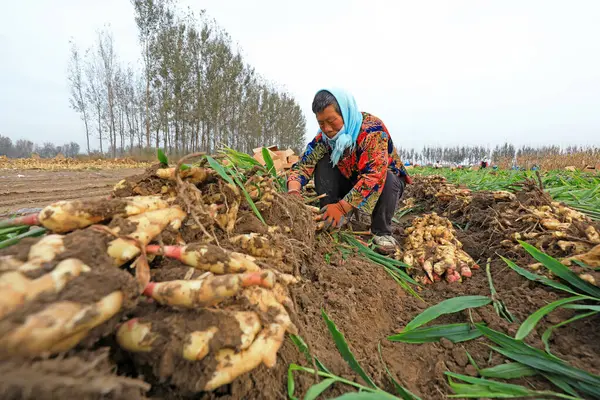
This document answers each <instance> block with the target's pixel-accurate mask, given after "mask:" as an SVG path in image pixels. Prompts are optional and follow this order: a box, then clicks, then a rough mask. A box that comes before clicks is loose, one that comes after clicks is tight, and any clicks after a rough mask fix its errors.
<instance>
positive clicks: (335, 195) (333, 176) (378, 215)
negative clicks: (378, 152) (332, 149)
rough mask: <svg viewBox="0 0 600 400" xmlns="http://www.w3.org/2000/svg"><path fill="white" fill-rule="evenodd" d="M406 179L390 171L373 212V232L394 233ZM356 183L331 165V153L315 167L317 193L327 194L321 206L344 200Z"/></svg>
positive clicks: (379, 234) (379, 233)
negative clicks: (394, 223)
mask: <svg viewBox="0 0 600 400" xmlns="http://www.w3.org/2000/svg"><path fill="white" fill-rule="evenodd" d="M404 185H405V183H404V179H403V178H401V177H399V176H398V175H396V174H394V173H392V172H390V171H388V172H387V177H386V180H385V186H384V187H383V192H382V193H381V196H379V200H377V204H376V205H375V208H374V209H373V213H372V214H371V232H372V233H373V234H374V235H376V236H383V235H391V234H392V218H393V217H394V212H395V211H396V206H397V205H398V200H399V199H400V197H401V196H402V192H403V191H404ZM353 186H354V185H353V184H352V182H351V181H350V180H349V179H348V178H346V177H345V176H344V175H342V173H341V172H340V170H339V169H338V167H334V166H332V165H331V161H330V158H329V154H326V155H325V156H324V157H323V158H322V159H321V160H319V162H318V163H317V165H316V167H315V189H316V191H317V194H319V195H321V194H326V195H327V196H325V197H323V198H322V199H321V200H320V201H321V207H324V206H326V205H327V204H331V203H337V202H338V201H340V200H342V199H343V198H344V196H345V195H346V194H348V192H349V191H350V189H352V187H353Z"/></svg>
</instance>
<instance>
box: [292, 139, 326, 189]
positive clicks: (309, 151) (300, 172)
mask: <svg viewBox="0 0 600 400" xmlns="http://www.w3.org/2000/svg"><path fill="white" fill-rule="evenodd" d="M325 153H327V148H326V147H325V143H323V140H322V139H321V134H318V135H317V136H316V137H315V138H314V139H313V140H312V141H311V142H310V143H309V144H308V146H306V150H305V151H304V154H302V157H300V160H299V161H298V162H297V163H295V164H294V165H292V168H291V170H290V175H289V177H288V181H298V182H300V184H301V185H302V186H304V185H306V184H307V183H308V181H310V178H312V176H313V174H314V172H315V167H316V166H317V163H318V162H319V160H320V159H321V158H323V156H324V155H325Z"/></svg>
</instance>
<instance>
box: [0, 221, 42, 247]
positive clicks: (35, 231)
mask: <svg viewBox="0 0 600 400" xmlns="http://www.w3.org/2000/svg"><path fill="white" fill-rule="evenodd" d="M44 233H46V229H45V228H41V227H39V226H34V227H32V228H31V229H30V230H28V231H27V232H24V233H21V234H19V235H17V236H13V237H11V238H9V239H5V240H3V241H1V242H0V249H4V248H6V247H10V246H12V245H14V244H17V243H19V242H20V241H21V240H22V239H25V238H28V237H35V236H41V235H43V234H44Z"/></svg>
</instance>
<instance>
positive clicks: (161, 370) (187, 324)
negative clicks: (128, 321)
mask: <svg viewBox="0 0 600 400" xmlns="http://www.w3.org/2000/svg"><path fill="white" fill-rule="evenodd" d="M132 316H133V317H135V318H139V320H140V322H142V323H148V322H149V323H151V325H152V332H153V333H155V334H157V339H156V341H155V342H154V343H153V345H152V346H153V349H155V351H152V352H149V353H136V354H132V355H130V358H131V359H132V360H133V363H134V364H135V365H136V366H137V367H138V369H142V370H143V369H150V370H152V374H153V375H154V376H156V377H158V379H159V380H160V381H165V382H167V381H168V382H170V383H171V384H174V385H176V386H177V387H178V388H179V389H180V390H181V391H183V392H186V391H187V392H189V393H193V392H197V391H198V390H199V389H200V388H202V387H203V386H204V385H205V384H206V383H207V382H208V380H210V378H211V376H212V374H213V372H214V369H215V366H216V361H215V360H214V358H213V357H211V356H210V353H209V355H208V356H207V357H206V358H204V359H203V360H201V361H195V362H191V361H187V360H185V359H183V357H181V355H180V354H181V350H182V348H183V345H184V343H185V341H186V340H187V336H186V335H187V334H189V333H191V332H195V331H204V330H206V329H208V328H210V327H217V328H218V332H217V334H216V335H215V336H214V337H213V338H212V339H211V341H210V343H209V346H210V349H211V352H216V351H218V350H219V349H221V348H223V347H228V348H236V347H237V346H239V345H240V335H241V330H240V328H239V323H238V322H237V320H236V319H235V318H234V317H233V316H231V314H228V313H227V312H224V311H219V310H207V309H202V310H172V309H165V308H161V307H157V306H156V304H152V303H145V304H143V305H142V306H140V307H138V308H137V309H136V311H135V313H134V314H133V315H132ZM156 349H157V350H156ZM163 390H164V388H163Z"/></svg>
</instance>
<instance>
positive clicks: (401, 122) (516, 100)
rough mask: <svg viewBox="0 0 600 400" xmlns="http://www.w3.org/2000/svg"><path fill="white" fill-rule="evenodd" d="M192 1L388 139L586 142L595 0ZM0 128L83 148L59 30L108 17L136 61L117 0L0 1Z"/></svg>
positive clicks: (252, 55)
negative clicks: (347, 101)
mask: <svg viewBox="0 0 600 400" xmlns="http://www.w3.org/2000/svg"><path fill="white" fill-rule="evenodd" d="M180 3H181V5H182V7H184V6H188V5H189V6H190V7H192V8H193V9H196V10H199V9H200V8H201V7H202V8H205V9H206V10H207V12H208V13H209V15H210V16H212V17H214V18H215V19H216V20H217V21H218V22H219V24H220V25H221V26H222V27H224V28H225V29H226V30H227V31H228V32H229V33H230V34H231V36H232V38H233V40H234V41H235V42H237V43H238V44H239V45H240V46H241V48H242V49H243V53H244V55H245V58H246V60H247V61H248V62H249V63H250V64H251V65H253V66H254V67H256V69H257V71H258V72H260V73H261V74H262V75H263V76H265V77H266V78H267V79H269V80H272V81H275V82H277V83H279V84H281V85H282V86H285V87H286V88H287V89H288V90H289V91H290V92H291V93H292V94H293V95H294V96H295V97H296V98H297V100H298V101H299V102H300V103H301V105H302V107H303V109H304V111H305V115H306V117H307V121H308V132H307V135H308V137H307V139H310V138H312V136H313V135H314V133H315V131H316V129H317V124H316V122H315V121H314V117H313V114H312V113H311V111H310V105H311V101H312V97H313V95H314V93H315V92H316V91H317V90H318V89H320V88H322V87H324V86H331V85H337V86H342V87H345V88H347V89H348V90H350V91H351V92H352V93H353V94H354V95H355V97H356V99H357V102H358V104H359V107H360V108H361V109H362V110H363V111H368V112H371V113H373V114H375V115H377V116H379V117H380V118H382V119H383V121H384V122H385V123H386V125H387V126H388V128H389V130H390V131H391V133H392V137H393V138H394V142H395V143H396V144H397V145H400V146H402V147H417V148H419V147H421V146H423V145H424V144H430V145H431V144H442V145H463V144H483V145H494V144H497V143H501V142H504V141H509V142H512V143H514V144H516V145H522V144H532V145H537V144H545V143H547V144H561V145H568V144H581V145H586V144H588V145H600V23H599V22H598V21H600V1H598V0H589V1H584V0H570V1H567V0H561V1H553V0H518V1H517V0H514V1H513V0H493V1H492V0H487V1H486V0H471V1H460V0H452V1H450V0H446V1H443V0H440V1H433V0H432V1H425V0H418V1H417V0H406V1H404V0H368V1H358V0H354V1H351V0H346V1H344V0H329V1H323V0H303V1H293V2H291V1H284V0H253V1H248V0H235V1H225V0H204V1H197V0H196V1H193V0H187V1H186V0H180ZM0 10H2V11H1V12H0V135H5V136H9V137H11V138H12V139H13V140H16V139H19V138H27V139H30V140H33V141H35V142H43V141H53V142H56V143H61V142H67V141H71V140H75V141H77V142H79V143H80V144H81V145H82V149H83V148H84V146H83V145H84V141H85V134H84V128H83V123H82V122H81V120H80V119H79V116H78V115H77V114H76V113H75V112H74V111H72V110H71V109H70V108H69V102H68V97H69V92H68V84H67V80H66V71H67V63H68V58H69V43H68V41H69V38H70V37H73V38H74V39H75V40H76V42H78V43H79V44H80V46H81V47H87V46H89V45H90V44H91V43H92V42H93V40H94V38H95V32H96V30H97V29H99V28H101V27H102V26H103V25H105V24H110V26H111V28H112V31H113V33H114V37H115V41H116V45H117V49H118V52H119V56H120V57H121V59H123V60H130V61H132V62H135V60H137V59H138V58H139V49H138V39H137V28H136V25H135V21H134V17H133V7H132V6H131V4H130V2H129V1H128V0H103V1H97V0H93V1H92V0H52V1H49V0H20V1H15V0H0Z"/></svg>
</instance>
